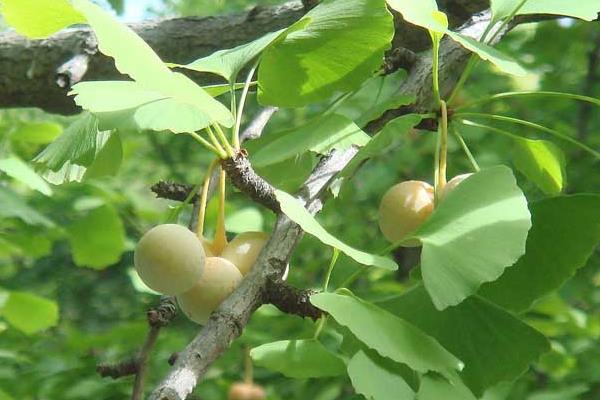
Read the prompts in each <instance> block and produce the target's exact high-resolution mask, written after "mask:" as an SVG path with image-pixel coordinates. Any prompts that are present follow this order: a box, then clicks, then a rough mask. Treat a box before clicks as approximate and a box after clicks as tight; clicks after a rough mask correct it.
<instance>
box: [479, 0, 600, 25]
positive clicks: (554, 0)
mask: <svg viewBox="0 0 600 400" xmlns="http://www.w3.org/2000/svg"><path fill="white" fill-rule="evenodd" d="M521 1H522V0H491V6H492V14H493V17H494V20H496V21H498V20H501V19H504V18H506V17H508V16H509V15H510V13H511V12H513V10H514V9H515V8H516V7H517V6H518V5H519V3H521ZM598 12H600V0H580V1H563V0H527V1H526V2H525V4H524V5H523V6H522V7H521V8H520V9H519V11H518V13H517V15H522V14H555V15H565V16H569V17H574V18H579V19H583V20H586V21H593V20H595V19H596V18H598Z"/></svg>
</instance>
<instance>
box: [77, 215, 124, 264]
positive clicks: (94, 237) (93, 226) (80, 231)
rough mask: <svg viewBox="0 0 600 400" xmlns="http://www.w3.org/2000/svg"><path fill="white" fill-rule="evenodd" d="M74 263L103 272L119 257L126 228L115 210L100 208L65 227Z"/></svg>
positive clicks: (122, 249)
mask: <svg viewBox="0 0 600 400" xmlns="http://www.w3.org/2000/svg"><path fill="white" fill-rule="evenodd" d="M67 230H68V238H69V243H70V244H71V250H72V252H73V260H74V261H75V264H77V265H78V266H80V267H90V268H95V269H104V268H106V267H108V266H110V265H112V264H114V263H116V262H117V261H119V259H120V258H121V254H122V253H123V251H124V250H125V228H124V227H123V222H122V221H121V218H120V217H119V215H118V214H117V212H116V211H115V209H114V208H112V207H110V206H101V207H98V208H96V209H94V210H92V211H90V212H89V213H88V214H87V215H85V216H83V217H82V218H80V219H78V220H77V221H75V222H74V223H73V224H71V225H70V226H69V227H68V228H67Z"/></svg>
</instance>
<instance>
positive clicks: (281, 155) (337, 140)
mask: <svg viewBox="0 0 600 400" xmlns="http://www.w3.org/2000/svg"><path fill="white" fill-rule="evenodd" d="M279 136H280V137H279V138H277V139H275V140H274V141H272V142H271V143H269V144H267V145H266V146H263V147H261V149H260V150H259V151H258V152H257V153H256V155H254V157H253V158H252V164H253V165H254V166H257V167H261V166H265V165H270V164H276V163H278V162H281V161H284V160H287V159H288V158H292V157H295V156H298V155H300V154H302V153H304V152H306V151H313V152H315V153H318V154H327V153H329V151H331V150H332V149H337V150H347V149H348V148H350V147H351V146H352V145H356V146H364V145H365V144H367V143H368V142H369V140H370V137H369V135H367V134H366V133H365V132H363V131H362V130H361V129H360V128H359V127H358V126H357V125H356V124H355V123H354V122H352V121H351V120H349V119H348V118H346V117H344V116H342V115H338V114H330V115H326V116H322V117H317V118H315V119H313V120H312V121H310V122H308V123H307V124H305V125H303V126H301V127H299V128H296V129H293V130H291V131H288V132H283V133H280V134H279Z"/></svg>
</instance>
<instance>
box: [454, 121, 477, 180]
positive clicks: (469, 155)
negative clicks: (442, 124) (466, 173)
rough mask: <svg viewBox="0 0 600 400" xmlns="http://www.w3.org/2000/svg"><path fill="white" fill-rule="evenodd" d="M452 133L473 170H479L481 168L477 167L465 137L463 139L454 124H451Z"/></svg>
mask: <svg viewBox="0 0 600 400" xmlns="http://www.w3.org/2000/svg"><path fill="white" fill-rule="evenodd" d="M452 133H453V134H454V136H455V137H456V140H457V141H458V143H459V144H460V147H461V148H462V149H463V151H464V153H465V155H466V156H467V158H468V159H469V162H470V163H471V166H472V167H473V170H474V171H475V172H479V171H480V170H481V168H479V164H478V163H477V160H475V157H473V153H471V150H470V149H469V146H467V143H466V142H465V139H463V137H462V135H461V134H460V133H459V132H458V130H457V129H456V126H454V125H452Z"/></svg>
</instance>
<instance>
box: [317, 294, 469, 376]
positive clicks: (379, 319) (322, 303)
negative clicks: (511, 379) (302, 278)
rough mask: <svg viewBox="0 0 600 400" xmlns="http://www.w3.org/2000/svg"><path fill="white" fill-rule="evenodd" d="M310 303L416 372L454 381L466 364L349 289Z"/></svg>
mask: <svg viewBox="0 0 600 400" xmlns="http://www.w3.org/2000/svg"><path fill="white" fill-rule="evenodd" d="M310 301H311V303H313V304H314V305H315V306H317V307H318V308H320V309H321V310H323V311H325V312H327V313H329V315H331V316H332V317H333V318H334V319H335V320H336V322H337V323H339V324H340V325H343V326H345V327H347V328H348V329H350V331H351V332H352V334H353V335H354V336H356V338H357V339H358V340H360V341H361V342H362V343H364V344H365V345H366V346H368V347H369V348H371V349H373V350H375V351H377V353H379V354H380V355H382V356H384V357H388V358H390V359H392V360H394V361H396V362H399V363H403V364H406V365H408V366H409V367H410V368H412V369H414V370H415V371H418V372H421V373H425V372H428V371H435V372H439V373H440V374H442V375H444V376H446V377H447V378H449V379H453V378H455V377H456V373H457V371H459V370H461V369H462V368H463V363H462V362H461V361H460V360H459V359H458V358H456V357H455V356H454V355H452V354H451V353H450V352H449V351H447V350H446V349H445V348H444V347H442V346H441V345H440V344H439V343H438V342H437V341H436V340H435V339H434V338H432V337H431V336H428V335H427V334H425V333H424V332H423V331H421V330H420V329H418V328H417V327H415V326H414V325H412V324H410V323H409V322H407V321H405V320H404V319H402V318H399V317H396V316H395V315H393V314H391V313H389V312H387V311H385V310H383V309H381V308H379V307H377V306H375V305H374V304H371V303H368V302H366V301H364V300H362V299H359V298H358V297H356V296H354V295H353V294H352V293H350V292H349V291H348V290H344V291H343V293H342V292H341V291H340V293H318V294H315V295H313V296H311V298H310Z"/></svg>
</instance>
